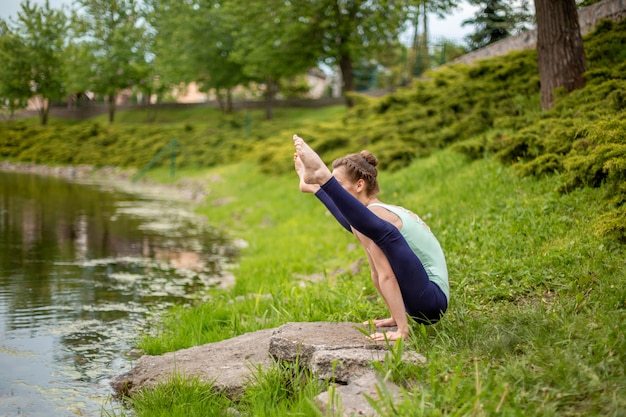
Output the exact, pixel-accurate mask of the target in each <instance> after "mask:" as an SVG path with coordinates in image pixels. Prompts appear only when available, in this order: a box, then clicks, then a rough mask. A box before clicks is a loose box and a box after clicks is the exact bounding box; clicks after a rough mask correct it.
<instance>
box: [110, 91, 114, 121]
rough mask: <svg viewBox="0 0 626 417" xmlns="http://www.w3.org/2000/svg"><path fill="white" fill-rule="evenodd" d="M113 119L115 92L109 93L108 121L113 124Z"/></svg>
mask: <svg viewBox="0 0 626 417" xmlns="http://www.w3.org/2000/svg"><path fill="white" fill-rule="evenodd" d="M113 120H115V94H113V93H111V94H109V123H110V124H113Z"/></svg>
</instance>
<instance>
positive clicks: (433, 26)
mask: <svg viewBox="0 0 626 417" xmlns="http://www.w3.org/2000/svg"><path fill="white" fill-rule="evenodd" d="M30 1H31V4H39V5H43V4H45V0H30ZM48 1H49V3H50V7H52V8H55V9H57V8H61V7H63V6H65V7H66V8H69V7H70V6H71V4H72V1H71V0H48ZM20 4H21V0H0V18H1V19H5V20H7V19H8V18H9V17H12V18H16V17H17V12H18V11H19V10H20ZM474 11H475V8H474V7H472V6H469V5H468V4H467V3H465V2H462V3H461V7H459V8H458V9H457V11H456V12H455V13H454V14H452V15H450V16H448V17H446V18H445V19H443V20H442V19H439V18H438V17H437V16H435V15H431V16H429V19H428V25H429V28H428V34H429V36H431V37H433V38H437V37H445V38H450V39H455V40H458V41H459V42H461V41H462V40H463V38H464V37H465V36H466V35H468V34H469V33H470V32H472V28H471V27H470V26H466V27H461V22H463V20H465V19H467V18H470V17H472V16H473V15H474ZM408 36H409V37H410V35H408Z"/></svg>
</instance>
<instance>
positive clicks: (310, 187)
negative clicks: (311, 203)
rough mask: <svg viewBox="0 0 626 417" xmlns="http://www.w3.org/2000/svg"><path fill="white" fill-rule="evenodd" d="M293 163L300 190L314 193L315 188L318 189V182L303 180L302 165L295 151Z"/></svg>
mask: <svg viewBox="0 0 626 417" xmlns="http://www.w3.org/2000/svg"><path fill="white" fill-rule="evenodd" d="M293 165H294V167H295V168H296V173H297V174H298V177H299V178H300V191H302V192H303V193H313V194H315V193H316V192H317V190H319V189H320V186H319V185H318V184H307V183H306V182H304V165H303V164H302V161H301V160H300V157H299V156H298V154H297V153H294V154H293Z"/></svg>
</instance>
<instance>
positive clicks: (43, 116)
mask: <svg viewBox="0 0 626 417" xmlns="http://www.w3.org/2000/svg"><path fill="white" fill-rule="evenodd" d="M49 109H50V101H49V100H48V99H45V98H42V99H41V108H40V109H39V122H40V123H41V125H42V126H46V125H47V124H48V114H49Z"/></svg>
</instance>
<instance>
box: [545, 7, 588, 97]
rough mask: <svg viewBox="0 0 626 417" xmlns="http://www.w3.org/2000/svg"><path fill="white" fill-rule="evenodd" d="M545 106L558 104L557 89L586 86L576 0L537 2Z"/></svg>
mask: <svg viewBox="0 0 626 417" xmlns="http://www.w3.org/2000/svg"><path fill="white" fill-rule="evenodd" d="M535 10H536V18H537V58H538V63H539V78H540V80H541V107H542V108H544V109H549V108H551V107H552V106H553V104H554V96H553V93H554V89H555V88H558V87H564V88H565V89H566V90H567V91H568V92H569V91H572V90H575V89H577V88H582V87H584V86H585V78H584V76H583V74H584V72H585V71H586V70H587V64H586V59H585V50H584V48H583V40H582V36H581V34H580V24H579V23H578V12H577V11H576V3H575V0H535Z"/></svg>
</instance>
